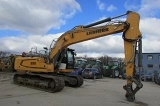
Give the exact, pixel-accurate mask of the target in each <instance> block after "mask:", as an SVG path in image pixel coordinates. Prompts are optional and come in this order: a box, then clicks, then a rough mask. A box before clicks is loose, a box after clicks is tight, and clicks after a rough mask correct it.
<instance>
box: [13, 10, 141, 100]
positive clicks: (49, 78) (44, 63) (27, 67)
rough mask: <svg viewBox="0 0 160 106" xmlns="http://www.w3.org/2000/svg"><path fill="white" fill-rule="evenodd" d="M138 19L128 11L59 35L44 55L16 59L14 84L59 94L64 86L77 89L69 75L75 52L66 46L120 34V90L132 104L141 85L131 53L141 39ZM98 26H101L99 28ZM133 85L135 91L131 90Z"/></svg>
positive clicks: (75, 78)
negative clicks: (122, 56) (123, 74)
mask: <svg viewBox="0 0 160 106" xmlns="http://www.w3.org/2000/svg"><path fill="white" fill-rule="evenodd" d="M125 15H127V18H126V20H125V21H112V20H113V19H116V18H119V17H122V16H125ZM139 20H140V16H139V14H138V13H136V12H132V11H128V12H127V13H126V14H123V15H120V16H116V17H113V18H106V19H104V20H100V21H98V22H95V23H92V24H89V25H86V26H83V25H81V26H77V27H75V28H73V29H71V30H69V31H67V32H65V33H64V34H62V35H61V36H60V37H59V38H58V40H57V41H56V42H55V44H54V46H53V47H52V48H50V51H49V54H48V55H43V56H42V55H41V56H38V55H37V56H32V57H29V56H26V57H18V58H16V59H15V65H14V68H15V70H17V71H18V72H21V73H16V74H15V75H14V82H15V83H16V84H21V85H25V86H31V87H35V88H38V89H41V90H45V91H48V92H58V91H61V90H62V89H63V87H64V85H68V86H71V87H80V86H81V85H82V84H83V78H82V77H81V76H76V75H70V74H69V73H70V72H71V71H73V68H74V63H75V62H74V61H75V60H74V54H75V53H74V50H72V49H69V48H68V46H70V45H72V44H75V43H79V42H83V41H87V40H91V39H96V38H99V37H104V36H108V35H112V34H117V33H121V32H123V35H122V38H123V40H124V53H125V66H126V67H125V68H126V76H127V84H126V85H125V86H124V89H125V90H126V95H125V96H126V98H127V99H128V100H129V101H131V102H132V101H134V99H135V94H136V92H137V91H138V90H139V89H140V88H142V86H143V85H142V83H140V82H138V81H137V80H136V79H134V72H135V54H136V51H137V50H136V49H137V44H138V43H140V42H141V38H142V35H141V32H140V31H139ZM106 22H107V23H106ZM102 23H103V25H101V24H102ZM105 23H106V24H105ZM106 42H107V41H106ZM106 48H107V47H106ZM84 49H85V48H84ZM139 49H141V48H139ZM133 82H134V83H135V84H136V85H137V86H136V88H135V89H133V87H132V83H133Z"/></svg>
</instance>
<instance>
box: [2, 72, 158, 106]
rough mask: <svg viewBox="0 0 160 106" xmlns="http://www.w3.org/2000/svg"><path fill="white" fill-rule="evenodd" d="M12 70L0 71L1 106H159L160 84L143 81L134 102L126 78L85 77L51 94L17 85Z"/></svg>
mask: <svg viewBox="0 0 160 106" xmlns="http://www.w3.org/2000/svg"><path fill="white" fill-rule="evenodd" d="M12 78H13V73H0V106H18V105H19V106H160V86H159V85H156V84H154V83H153V82H143V85H144V86H143V88H142V89H141V90H140V91H139V92H138V93H137V94H136V100H135V102H132V103H131V102H128V101H127V100H126V98H125V96H124V95H125V90H123V88H122V87H123V85H125V83H126V81H125V80H123V79H112V78H103V79H96V80H92V79H84V84H83V85H82V86H81V87H79V88H70V87H64V89H63V90H62V91H60V92H57V93H48V92H44V91H39V90H35V89H31V88H27V87H22V86H18V85H14V84H13V81H12Z"/></svg>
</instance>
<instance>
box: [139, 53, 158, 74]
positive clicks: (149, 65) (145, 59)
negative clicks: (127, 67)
mask: <svg viewBox="0 0 160 106" xmlns="http://www.w3.org/2000/svg"><path fill="white" fill-rule="evenodd" d="M142 65H143V66H142V71H143V72H144V73H151V74H154V72H155V71H157V72H158V73H160V53H142ZM136 66H137V67H138V56H136Z"/></svg>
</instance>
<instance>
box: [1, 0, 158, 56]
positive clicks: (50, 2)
mask: <svg viewBox="0 0 160 106" xmlns="http://www.w3.org/2000/svg"><path fill="white" fill-rule="evenodd" d="M127 10H131V11H135V12H138V13H139V14H140V16H141V20H140V31H141V33H142V35H143V39H142V40H143V52H144V53H146V52H147V53H155V52H156V53H160V47H159V45H160V42H159V40H160V30H159V28H160V14H159V11H160V0H87V1H86V0H0V45H1V46H0V51H8V52H18V53H21V52H28V51H30V50H31V48H32V47H37V48H38V50H42V49H43V47H45V46H46V47H49V46H50V43H51V41H52V40H53V39H55V38H58V37H59V36H60V35H62V34H63V33H64V32H66V31H68V30H70V29H72V28H73V27H74V26H78V25H87V24H89V23H92V22H94V21H97V20H100V19H103V18H107V17H114V16H118V15H120V14H124V13H126V11H127ZM123 45H124V44H123V39H122V37H121V35H120V34H118V35H111V36H106V37H103V38H98V39H94V40H89V41H85V42H82V43H78V44H75V45H72V46H70V47H71V48H72V49H75V50H76V52H77V54H78V56H80V55H81V56H84V55H87V56H91V57H96V56H100V55H104V54H105V55H108V56H112V57H124V48H123Z"/></svg>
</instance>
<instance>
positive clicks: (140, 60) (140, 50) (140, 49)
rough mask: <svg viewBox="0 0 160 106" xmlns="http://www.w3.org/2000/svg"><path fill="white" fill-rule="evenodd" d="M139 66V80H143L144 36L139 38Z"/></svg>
mask: <svg viewBox="0 0 160 106" xmlns="http://www.w3.org/2000/svg"><path fill="white" fill-rule="evenodd" d="M138 51H139V52H138V67H139V80H140V82H141V72H142V38H140V39H139V44H138Z"/></svg>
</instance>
